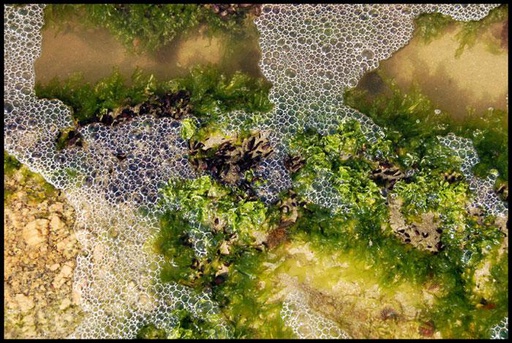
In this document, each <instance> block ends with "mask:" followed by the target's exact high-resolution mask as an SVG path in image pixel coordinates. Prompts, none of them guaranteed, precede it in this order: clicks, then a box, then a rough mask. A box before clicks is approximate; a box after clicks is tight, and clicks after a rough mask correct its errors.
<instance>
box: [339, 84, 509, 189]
mask: <svg viewBox="0 0 512 343" xmlns="http://www.w3.org/2000/svg"><path fill="white" fill-rule="evenodd" d="M385 84H386V85H387V88H388V90H389V92H387V93H386V92H383V93H382V94H379V95H377V96H374V97H370V96H369V95H368V91H366V90H364V89H359V88H357V87H356V88H352V89H348V90H347V91H346V92H345V95H344V98H345V101H346V104H347V105H348V106H350V107H352V108H355V109H358V110H359V111H361V112H363V113H364V114H366V115H368V116H369V117H370V118H372V120H374V121H375V123H376V124H377V125H379V126H380V127H382V128H383V129H385V130H386V136H387V137H388V139H390V140H391V141H392V142H393V145H394V147H395V150H396V151H397V152H398V154H399V156H400V158H399V159H398V162H399V163H400V164H401V165H403V166H412V165H414V164H418V163H420V162H421V161H424V162H427V163H428V164H430V166H431V168H432V169H436V167H437V168H439V169H448V168H449V166H450V165H452V166H457V165H458V164H460V162H457V160H456V158H454V157H453V153H452V154H451V155H452V157H449V156H450V152H449V150H450V149H449V148H443V147H441V146H440V145H439V144H438V143H437V142H436V141H437V139H436V138H435V137H436V136H439V135H441V136H444V135H446V134H447V133H448V132H453V133H455V134H456V135H458V136H461V137H465V138H469V139H471V140H472V141H473V143H474V147H475V149H476V151H477V153H478V156H479V158H480V162H479V163H478V164H477V165H476V166H475V167H474V170H473V171H474V172H475V174H476V175H477V176H480V177H482V176H486V175H488V174H489V171H490V170H491V169H497V170H498V172H499V174H500V176H499V178H500V180H502V181H505V180H507V178H508V131H507V127H508V117H507V114H506V112H505V111H503V110H500V109H489V110H487V111H485V113H478V114H477V113H474V111H470V112H469V113H470V114H469V115H468V117H467V118H466V119H465V120H464V121H463V122H461V121H458V120H455V119H453V118H452V117H451V116H450V115H449V114H448V113H439V114H437V113H436V111H435V107H434V106H433V104H432V102H431V101H430V100H429V99H428V98H427V97H426V96H425V95H423V94H422V93H421V89H420V87H419V86H418V85H417V84H413V85H412V86H411V88H410V89H409V90H408V91H407V92H404V91H402V90H401V89H400V88H399V87H398V85H397V84H396V83H395V82H394V81H393V80H385ZM425 158H427V159H426V160H425ZM507 182H508V181H507Z"/></svg>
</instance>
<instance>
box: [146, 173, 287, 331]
mask: <svg viewBox="0 0 512 343" xmlns="http://www.w3.org/2000/svg"><path fill="white" fill-rule="evenodd" d="M164 197H165V207H164V208H170V209H169V210H167V211H166V213H165V214H164V215H163V216H162V219H161V231H160V233H159V235H158V238H157V239H156V249H157V251H158V253H160V254H162V255H163V256H165V258H166V261H168V262H167V263H166V265H165V266H164V268H163V271H162V275H161V277H162V279H163V280H164V281H166V282H178V283H181V284H184V285H187V286H190V287H193V288H195V289H197V290H198V291H200V290H204V289H205V288H206V289H210V290H211V292H212V299H213V300H214V301H216V302H217V303H218V304H219V306H220V310H221V313H222V314H223V316H224V317H225V318H226V320H227V321H228V323H229V325H230V327H231V328H232V330H233V335H234V337H245V338H254V337H267V338H272V337H287V336H286V335H285V334H288V337H289V334H290V333H289V332H288V330H287V329H286V328H285V327H284V325H283V323H282V319H281V318H280V316H279V311H280V305H279V304H278V303H267V302H266V299H268V298H270V295H271V293H272V290H273V288H272V287H269V286H270V284H269V283H268V281H267V283H266V285H267V286H266V287H265V286H262V284H261V282H262V281H263V280H265V276H264V273H263V272H264V270H265V267H264V265H263V264H262V263H263V262H264V261H265V259H266V258H267V257H266V256H265V254H264V253H263V252H262V250H263V246H262V245H261V242H259V243H258V241H257V237H256V236H255V234H256V233H258V232H259V233H261V234H264V233H265V232H266V231H268V230H270V228H271V227H272V225H274V224H275V223H276V222H277V221H278V218H279V213H278V210H277V208H274V207H267V206H265V205H264V204H263V203H262V202H261V201H259V200H247V199H244V197H245V194H244V193H238V192H237V191H236V190H234V191H233V190H231V189H229V188H227V187H224V186H221V185H220V184H218V183H217V182H215V181H213V180H212V178H211V177H210V176H202V177H200V178H198V179H195V180H190V181H185V182H175V183H171V184H169V185H168V186H167V187H166V188H165V189H164ZM173 208H174V210H173ZM192 337H196V336H195V335H193V336H192ZM196 338H197V337H196Z"/></svg>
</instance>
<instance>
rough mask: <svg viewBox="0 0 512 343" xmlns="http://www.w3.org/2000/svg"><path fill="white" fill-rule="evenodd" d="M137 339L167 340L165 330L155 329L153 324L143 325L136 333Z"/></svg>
mask: <svg viewBox="0 0 512 343" xmlns="http://www.w3.org/2000/svg"><path fill="white" fill-rule="evenodd" d="M137 338H138V339H164V338H167V334H166V332H165V330H163V329H159V328H157V327H156V326H155V325H154V324H147V325H144V326H143V327H142V328H141V329H140V330H139V332H138V333H137Z"/></svg>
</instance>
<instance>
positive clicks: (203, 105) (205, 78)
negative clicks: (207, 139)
mask: <svg viewBox="0 0 512 343" xmlns="http://www.w3.org/2000/svg"><path fill="white" fill-rule="evenodd" d="M165 86H166V88H168V89H171V90H178V89H184V90H187V91H189V92H190V94H191V96H190V101H191V103H192V104H193V105H194V113H195V114H196V115H197V116H198V117H199V118H204V119H207V120H208V121H215V120H216V119H218V116H219V114H220V113H228V112H231V111H235V110H243V111H246V112H248V113H251V114H253V115H254V116H256V117H257V114H258V112H263V113H264V112H268V111H270V110H271V109H272V107H273V105H272V103H271V102H270V100H269V99H268V93H269V91H270V87H271V84H270V83H269V82H267V81H266V80H265V79H263V78H255V77H251V76H249V75H248V74H245V73H242V72H239V71H237V72H235V73H234V74H233V75H231V76H227V75H225V74H223V73H221V71H220V70H219V69H218V68H216V67H214V66H213V65H207V66H197V67H193V68H191V70H190V74H188V75H187V76H185V77H183V78H177V79H174V80H170V81H168V82H166V83H165ZM253 120H255V119H253ZM205 125H206V124H205Z"/></svg>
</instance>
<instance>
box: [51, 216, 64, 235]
mask: <svg viewBox="0 0 512 343" xmlns="http://www.w3.org/2000/svg"><path fill="white" fill-rule="evenodd" d="M63 227H64V222H63V221H62V220H61V219H60V218H59V216H58V215H57V214H55V213H54V214H52V215H51V216H50V229H51V230H52V231H53V232H58V231H59V230H61V229H62V228H63Z"/></svg>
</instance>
